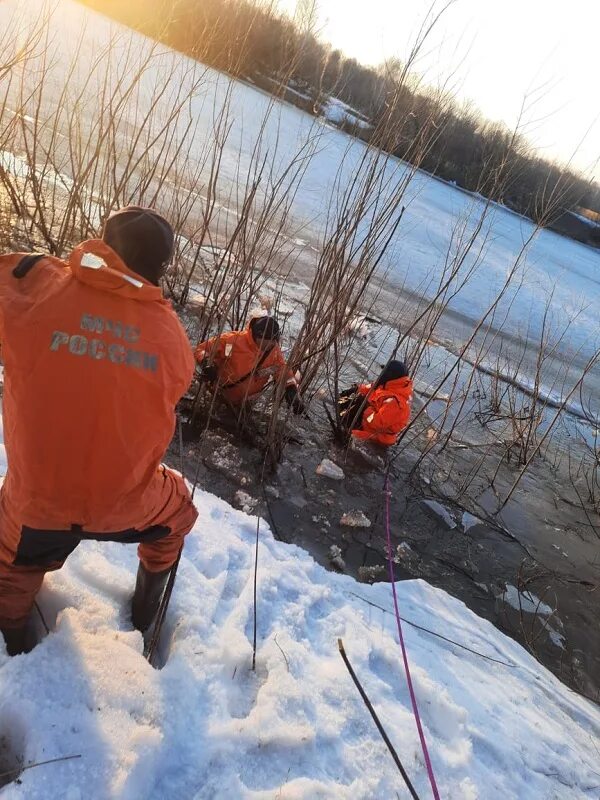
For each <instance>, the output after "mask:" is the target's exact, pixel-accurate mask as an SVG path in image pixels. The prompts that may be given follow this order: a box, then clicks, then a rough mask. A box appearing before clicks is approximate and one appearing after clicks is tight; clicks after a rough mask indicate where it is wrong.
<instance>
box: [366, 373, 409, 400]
mask: <svg viewBox="0 0 600 800" xmlns="http://www.w3.org/2000/svg"><path fill="white" fill-rule="evenodd" d="M379 389H382V390H383V391H384V392H386V393H390V394H395V395H400V396H401V397H404V398H406V399H407V400H408V399H410V397H411V395H412V393H413V382H412V380H411V379H410V378H395V379H394V380H393V381H388V382H387V383H384V384H383V386H380V387H379ZM375 391H378V390H377V389H376V390H375Z"/></svg>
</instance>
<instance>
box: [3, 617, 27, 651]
mask: <svg viewBox="0 0 600 800" xmlns="http://www.w3.org/2000/svg"><path fill="white" fill-rule="evenodd" d="M0 632H1V633H2V635H3V636H4V641H5V642H6V651H7V652H8V655H9V656H18V655H20V654H21V653H29V652H30V650H32V649H33V645H32V642H31V635H30V630H29V624H25V625H22V626H21V627H20V628H1V629H0Z"/></svg>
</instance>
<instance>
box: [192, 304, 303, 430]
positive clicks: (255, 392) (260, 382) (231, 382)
mask: <svg viewBox="0 0 600 800" xmlns="http://www.w3.org/2000/svg"><path fill="white" fill-rule="evenodd" d="M280 336H281V331H280V329H279V324H278V322H277V320H276V319H274V318H273V317H254V318H253V319H251V320H250V324H249V325H248V327H247V328H246V330H243V331H230V332H229V333H223V334H221V335H220V336H215V337H214V338H213V339H209V340H208V341H207V342H202V343H201V344H199V345H198V346H197V347H196V350H195V356H196V361H197V362H198V364H199V365H200V371H201V374H202V377H203V378H204V380H206V381H207V382H208V383H209V384H211V385H213V386H215V387H216V388H217V390H218V391H219V392H220V393H221V395H222V396H223V398H224V399H225V400H226V401H227V403H229V405H231V406H234V407H235V408H242V407H243V406H244V405H245V404H246V403H248V402H250V403H251V402H252V400H254V399H256V398H257V397H258V396H259V395H260V393H261V392H262V391H263V390H264V389H265V388H266V386H267V384H268V383H269V382H270V381H271V380H272V381H273V382H275V383H278V382H279V381H281V380H285V382H286V387H285V399H286V402H287V404H288V405H289V406H290V408H291V409H292V411H293V412H294V414H303V413H304V411H305V408H304V403H303V402H302V398H301V397H300V394H299V392H298V384H297V382H296V378H295V377H294V374H293V372H292V371H291V370H289V369H288V368H287V366H286V363H285V358H284V357H283V353H282V352H281V347H280V346H279V339H280Z"/></svg>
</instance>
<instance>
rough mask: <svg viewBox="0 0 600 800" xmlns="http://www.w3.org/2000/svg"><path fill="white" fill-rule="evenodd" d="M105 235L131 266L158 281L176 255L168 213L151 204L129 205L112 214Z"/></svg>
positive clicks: (153, 281)
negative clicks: (174, 254)
mask: <svg viewBox="0 0 600 800" xmlns="http://www.w3.org/2000/svg"><path fill="white" fill-rule="evenodd" d="M102 238H103V239H104V241H105V242H106V244H107V245H108V246H109V247H112V249H113V250H114V251H115V252H116V253H117V254H118V255H119V256H120V257H121V258H122V259H123V261H124V262H125V264H126V265H127V266H128V267H129V269H131V270H133V271H134V272H137V273H138V275H141V276H142V277H143V278H146V279H147V280H149V281H150V282H151V283H154V284H158V282H159V280H160V279H161V277H162V275H163V273H164V271H165V268H166V266H167V264H168V262H169V261H170V259H171V257H172V255H173V249H174V246H175V236H174V234H173V228H172V227H171V226H170V225H169V223H168V222H167V220H166V219H164V217H161V216H160V214H157V213H156V211H153V210H152V209H151V208H141V207H140V206H127V207H126V208H121V209H119V210H118V211H115V212H114V213H112V214H111V215H110V217H109V218H108V219H107V220H106V222H105V224H104V233H103V234H102Z"/></svg>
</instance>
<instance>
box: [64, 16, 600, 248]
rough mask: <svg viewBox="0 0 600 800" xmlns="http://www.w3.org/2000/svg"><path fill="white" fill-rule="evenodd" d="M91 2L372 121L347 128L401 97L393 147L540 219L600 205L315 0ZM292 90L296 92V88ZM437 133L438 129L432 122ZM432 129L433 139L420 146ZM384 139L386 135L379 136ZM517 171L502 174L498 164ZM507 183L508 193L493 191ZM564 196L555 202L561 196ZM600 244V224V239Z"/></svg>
mask: <svg viewBox="0 0 600 800" xmlns="http://www.w3.org/2000/svg"><path fill="white" fill-rule="evenodd" d="M79 2H82V3H83V4H84V5H87V6H89V7H91V8H93V9H94V10H97V11H100V12H102V13H105V14H107V15H108V16H110V17H112V18H114V19H116V20H118V21H119V22H122V23H124V24H126V25H128V26H129V27H132V28H134V29H136V30H138V31H140V32H142V33H144V34H146V35H148V36H150V37H152V38H153V39H155V40H157V41H160V42H163V43H165V44H167V45H169V46H170V47H172V48H174V49H176V50H178V51H180V52H182V53H185V54H187V55H189V56H192V57H193V58H195V59H197V60H198V61H201V62H203V63H205V64H207V65H209V66H212V67H215V68H216V69H219V70H222V71H224V72H227V73H229V74H231V75H233V76H235V77H237V78H242V79H250V80H252V81H253V82H254V83H256V84H258V85H260V86H262V87H263V88H266V89H269V90H270V91H273V92H274V93H277V94H279V95H280V96H282V97H285V99H287V100H291V101H292V102H295V103H296V104H297V105H299V106H301V107H303V108H304V109H305V110H308V111H311V112H312V113H317V114H318V113H319V112H320V111H321V108H322V104H323V102H324V101H326V100H327V98H328V97H330V96H331V97H335V98H338V99H339V100H342V101H343V102H344V103H347V104H348V105H349V106H351V107H352V108H353V109H356V110H357V111H358V112H360V115H362V116H364V118H366V119H367V120H369V121H370V122H371V127H366V126H361V125H360V124H357V123H356V122H355V121H353V119H352V117H351V116H350V117H348V118H346V119H344V120H342V122H341V126H342V127H344V128H345V129H346V130H347V131H348V132H349V133H353V134H355V135H357V136H360V137H361V138H362V139H365V140H367V141H368V140H369V138H370V136H371V135H372V133H371V132H372V131H373V130H376V129H377V126H378V123H379V121H380V120H382V119H383V118H386V124H388V125H389V97H390V96H391V95H392V94H393V96H394V118H395V126H394V136H393V139H392V140H391V141H390V142H389V145H388V146H387V147H386V149H388V151H389V152H391V153H392V154H393V155H395V156H398V157H400V158H402V159H404V160H406V161H409V162H412V163H415V159H414V158H413V154H414V153H415V152H417V151H418V163H419V166H420V167H421V168H422V169H425V170H426V171H428V172H431V173H432V174H434V175H437V176H439V177H440V178H443V179H444V180H447V181H451V182H453V183H455V184H456V185H457V186H460V187H462V188H464V189H467V190H469V191H474V192H479V193H480V194H482V195H484V196H488V197H490V196H491V197H493V199H494V200H498V201H500V202H502V203H503V204H504V205H506V206H507V207H509V208H511V209H512V210H514V211H516V212H518V213H521V214H524V215H526V216H528V217H530V218H531V219H533V220H534V221H535V222H541V223H543V224H553V223H554V222H555V221H557V220H558V219H559V217H561V216H562V215H563V214H564V212H565V211H569V210H577V209H578V208H581V207H583V208H584V209H589V210H591V211H593V212H600V186H598V184H596V183H595V182H593V181H591V180H589V179H586V178H585V177H584V176H582V175H581V174H579V173H578V172H576V171H574V170H571V169H569V168H568V167H565V166H564V165H561V164H559V163H556V162H553V161H550V160H548V159H545V158H542V157H540V156H539V155H538V154H537V153H536V152H535V151H534V150H533V149H532V148H531V147H530V145H529V144H528V142H527V140H526V139H525V137H523V136H522V135H521V134H520V133H519V132H518V131H517V132H515V131H511V130H509V129H508V128H507V127H506V126H505V125H503V124H502V123H498V122H492V121H490V120H486V119H485V118H483V116H482V115H481V113H480V112H479V111H478V109H477V108H476V107H475V106H474V105H473V104H471V103H459V102H457V101H456V100H455V99H454V98H453V97H452V96H451V95H450V94H448V93H446V92H444V91H440V90H439V89H436V90H434V89H431V88H428V87H426V86H425V85H423V84H422V83H421V82H420V81H419V80H418V79H417V78H415V77H414V76H413V75H411V74H407V72H406V69H405V67H406V65H404V64H402V63H401V62H400V61H397V60H393V61H388V62H386V63H385V64H382V65H380V66H379V67H372V66H365V65H363V64H360V63H358V62H357V61H356V59H354V58H348V57H346V56H345V55H344V54H343V53H342V52H341V51H340V50H336V49H333V48H332V47H331V46H330V45H328V44H326V43H323V42H321V41H320V40H319V38H318V35H317V31H316V0H298V4H297V10H296V14H295V16H294V17H293V18H290V17H288V16H286V15H283V14H281V13H280V12H279V10H278V8H277V5H276V2H275V0H129V2H127V3H123V2H122V0H79ZM290 89H291V90H292V91H290ZM432 128H433V129H435V130H437V131H438V133H437V134H436V135H435V136H431V130H432ZM424 130H427V131H428V137H427V147H426V149H425V150H424V149H423V148H420V147H419V137H420V135H421V132H422V131H424ZM378 144H379V142H378ZM507 162H510V177H509V178H508V179H506V178H505V179H503V180H502V181H501V182H499V181H498V174H499V172H503V173H504V174H506V166H507ZM499 183H501V185H502V194H501V196H496V195H495V194H494V191H495V187H497V186H498V185H499ZM558 197H559V198H560V199H559V201H558V202H557V198H558ZM591 241H592V243H597V244H599V245H600V231H599V233H598V241H597V242H595V241H594V235H593V234H592V235H591Z"/></svg>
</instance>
